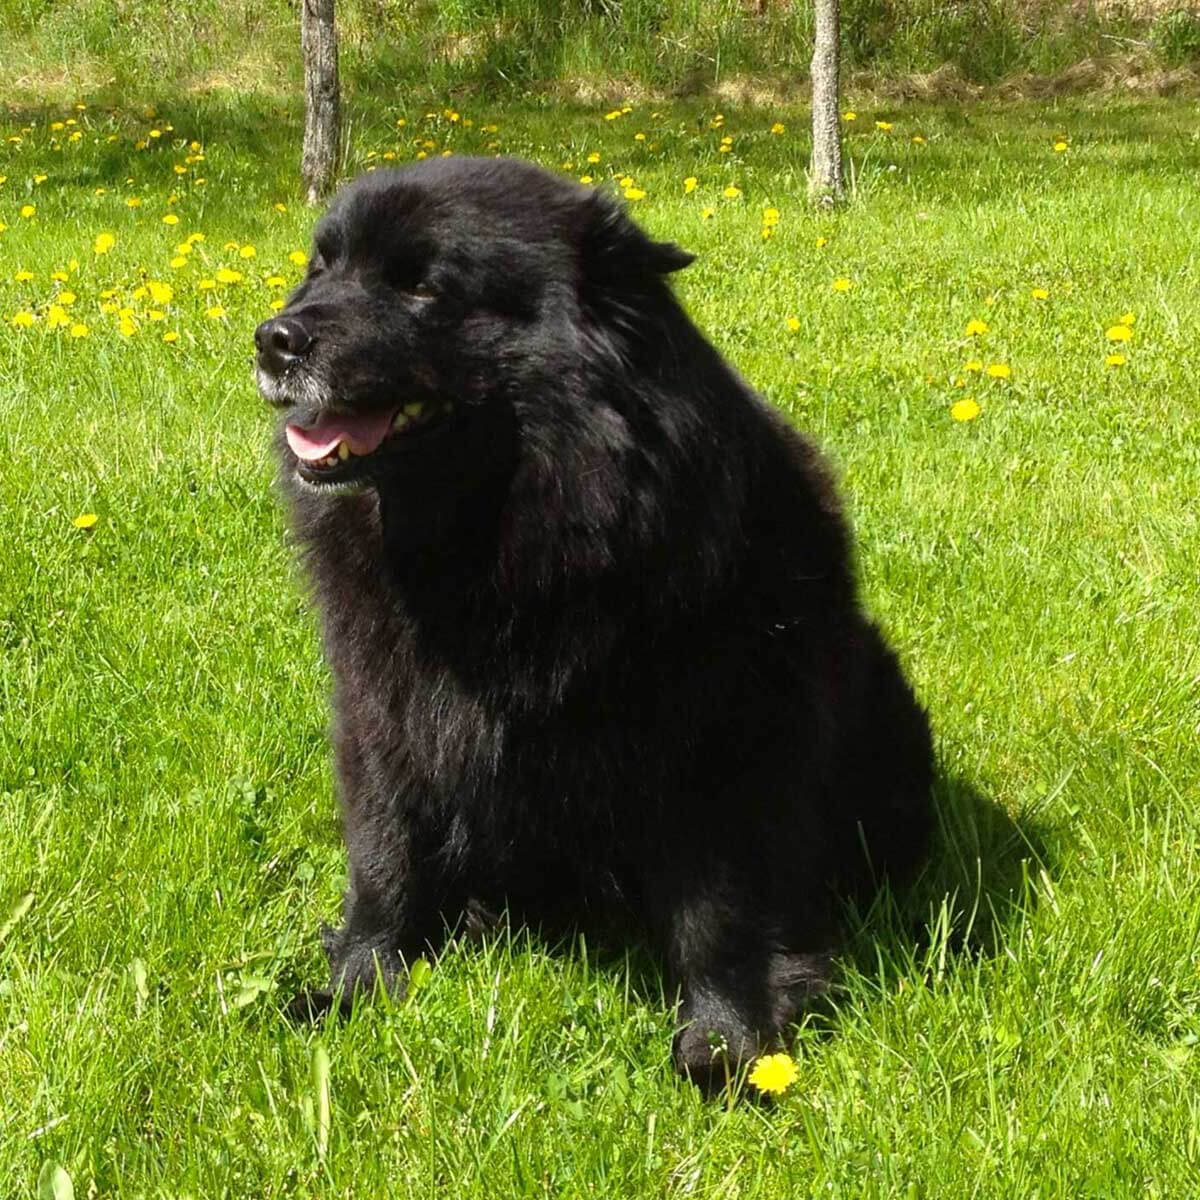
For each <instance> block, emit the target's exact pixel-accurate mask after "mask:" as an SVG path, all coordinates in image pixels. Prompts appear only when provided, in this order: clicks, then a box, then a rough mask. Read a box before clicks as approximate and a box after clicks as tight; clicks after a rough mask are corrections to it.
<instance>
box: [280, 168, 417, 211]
mask: <svg viewBox="0 0 1200 1200" xmlns="http://www.w3.org/2000/svg"><path fill="white" fill-rule="evenodd" d="M384 157H385V158H386V157H387V155H384ZM392 157H393V158H394V157H395V155H393V156H392ZM271 207H272V208H273V209H274V210H275V211H276V212H277V213H285V212H287V205H286V204H283V203H282V202H277V203H275V204H272V205H271Z"/></svg>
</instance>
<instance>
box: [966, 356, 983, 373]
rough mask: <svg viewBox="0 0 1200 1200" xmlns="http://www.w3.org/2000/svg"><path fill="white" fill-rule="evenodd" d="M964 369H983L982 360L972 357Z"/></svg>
mask: <svg viewBox="0 0 1200 1200" xmlns="http://www.w3.org/2000/svg"><path fill="white" fill-rule="evenodd" d="M963 370H964V371H982V370H983V363H982V362H980V360H979V359H977V358H973V359H971V361H970V362H969V363H967V365H966V366H965V367H963Z"/></svg>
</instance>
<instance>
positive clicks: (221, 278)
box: [217, 267, 245, 283]
mask: <svg viewBox="0 0 1200 1200" xmlns="http://www.w3.org/2000/svg"><path fill="white" fill-rule="evenodd" d="M243 279H245V276H244V275H243V274H242V273H241V271H231V270H230V269H229V268H228V267H218V268H217V282H218V283H241V282H242V280H243Z"/></svg>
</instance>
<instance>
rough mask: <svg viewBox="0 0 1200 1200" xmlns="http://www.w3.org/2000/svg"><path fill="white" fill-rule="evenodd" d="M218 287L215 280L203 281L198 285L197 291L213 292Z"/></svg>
mask: <svg viewBox="0 0 1200 1200" xmlns="http://www.w3.org/2000/svg"><path fill="white" fill-rule="evenodd" d="M216 286H217V281H216V280H215V279H201V280H200V282H199V283H197V284H196V291H198V292H211V291H212V290H213V288H215V287H216Z"/></svg>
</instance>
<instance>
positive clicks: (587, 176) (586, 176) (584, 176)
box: [579, 175, 596, 183]
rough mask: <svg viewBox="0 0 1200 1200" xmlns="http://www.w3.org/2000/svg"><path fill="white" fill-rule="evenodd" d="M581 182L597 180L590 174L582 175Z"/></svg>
mask: <svg viewBox="0 0 1200 1200" xmlns="http://www.w3.org/2000/svg"><path fill="white" fill-rule="evenodd" d="M579 182H580V183H595V182H596V181H595V180H594V179H593V178H592V177H591V176H590V175H580V177H579Z"/></svg>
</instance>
